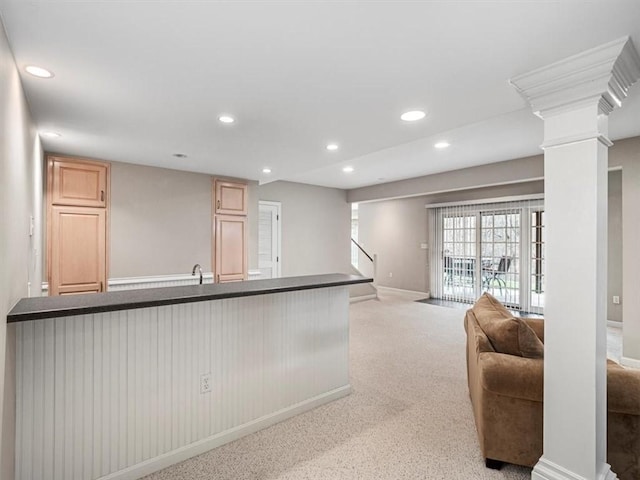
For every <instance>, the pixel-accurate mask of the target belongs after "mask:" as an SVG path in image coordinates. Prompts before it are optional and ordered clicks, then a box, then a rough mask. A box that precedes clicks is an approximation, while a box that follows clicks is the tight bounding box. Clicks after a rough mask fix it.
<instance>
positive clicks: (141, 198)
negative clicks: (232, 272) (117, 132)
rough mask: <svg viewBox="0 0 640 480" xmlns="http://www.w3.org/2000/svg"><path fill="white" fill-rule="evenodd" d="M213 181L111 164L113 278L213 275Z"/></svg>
mask: <svg viewBox="0 0 640 480" xmlns="http://www.w3.org/2000/svg"><path fill="white" fill-rule="evenodd" d="M211 178H212V177H210V176H209V175H204V174H199V173H189V172H181V171H177V170H168V169H164V168H154V167H145V166H139V165H130V164H126V163H117V162H113V163H112V164H111V210H110V213H111V229H110V234H111V239H110V244H111V251H110V258H111V259H110V269H109V277H110V278H121V277H138V276H148V275H171V274H185V273H191V268H192V267H193V265H194V264H196V263H199V264H200V265H202V269H203V270H204V271H206V272H208V271H211V228H212V224H211V222H212V217H211V193H212V184H211Z"/></svg>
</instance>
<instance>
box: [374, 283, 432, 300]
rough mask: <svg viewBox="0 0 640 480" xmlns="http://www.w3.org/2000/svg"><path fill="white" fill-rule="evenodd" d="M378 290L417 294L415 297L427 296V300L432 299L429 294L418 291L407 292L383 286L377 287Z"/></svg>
mask: <svg viewBox="0 0 640 480" xmlns="http://www.w3.org/2000/svg"><path fill="white" fill-rule="evenodd" d="M376 288H377V289H378V290H389V291H392V292H399V293H411V294H415V295H426V298H431V295H429V292H419V291H417V290H405V289H403V288H393V287H385V286H383V285H376Z"/></svg>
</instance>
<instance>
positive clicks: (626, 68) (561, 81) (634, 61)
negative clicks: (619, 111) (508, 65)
mask: <svg viewBox="0 0 640 480" xmlns="http://www.w3.org/2000/svg"><path fill="white" fill-rule="evenodd" d="M639 78H640V55H638V52H637V50H636V49H635V47H634V45H633V42H632V41H631V39H630V38H629V37H623V38H621V39H618V40H615V41H613V42H609V43H606V44H604V45H600V46H599V47H596V48H592V49H591V50H587V51H585V52H582V53H579V54H577V55H573V56H571V57H568V58H566V59H564V60H560V61H558V62H555V63H552V64H550V65H547V66H545V67H542V68H538V69H536V70H533V71H531V72H528V73H525V74H522V75H518V76H516V77H514V78H512V79H510V80H509V83H511V85H513V87H515V89H516V90H517V91H518V92H519V93H520V94H521V95H522V96H523V97H524V98H525V100H527V102H528V103H529V104H530V105H531V107H532V109H533V112H534V113H535V114H536V115H537V116H539V117H541V118H544V117H545V116H546V115H550V114H555V113H558V112H560V111H563V110H568V109H571V108H572V107H573V106H574V105H575V104H584V103H585V102H590V101H595V102H596V103H597V105H598V110H599V112H600V113H603V114H606V115H608V114H609V113H611V111H612V110H613V109H614V108H615V107H620V106H621V105H622V101H623V100H624V99H625V98H626V96H627V94H628V91H629V88H630V87H631V85H633V84H634V83H635V82H636V81H637V80H638V79H639Z"/></svg>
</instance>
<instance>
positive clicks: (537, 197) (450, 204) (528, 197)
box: [424, 193, 544, 208]
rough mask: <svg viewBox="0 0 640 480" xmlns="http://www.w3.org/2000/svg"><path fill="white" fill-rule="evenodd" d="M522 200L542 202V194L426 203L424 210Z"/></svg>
mask: <svg viewBox="0 0 640 480" xmlns="http://www.w3.org/2000/svg"><path fill="white" fill-rule="evenodd" d="M520 200H522V201H524V200H544V193H531V194H528V195H511V196H508V197H495V198H483V199H481V200H465V201H462V202H445V203H427V204H426V205H425V206H424V208H440V207H456V206H459V205H484V204H487V203H505V202H518V201H520Z"/></svg>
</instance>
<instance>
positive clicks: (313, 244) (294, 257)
mask: <svg viewBox="0 0 640 480" xmlns="http://www.w3.org/2000/svg"><path fill="white" fill-rule="evenodd" d="M211 180H212V177H211V176H209V175H205V174H200V173H189V172H181V171H177V170H168V169H162V168H155V167H147V166H139V165H130V164H125V163H118V162H112V164H111V226H110V236H111V238H110V243H111V250H110V258H111V259H110V269H109V277H110V278H120V277H138V276H148V275H171V274H180V273H189V272H190V271H191V268H192V266H193V265H194V264H195V263H200V264H201V265H202V267H203V269H204V270H205V271H210V270H211V245H212V243H211V242H212V235H211V229H212V223H211V215H212V213H211V194H212V185H211ZM248 184H249V193H248V196H249V198H248V202H249V209H248V237H249V238H248V249H249V252H248V257H249V269H257V267H258V201H259V200H272V201H279V202H281V203H282V275H283V276H292V275H309V274H314V273H327V272H345V273H348V272H349V271H350V270H349V269H350V263H349V238H350V212H351V210H350V205H349V204H347V202H346V198H345V197H346V193H345V191H344V190H338V189H333V188H325V187H315V186H311V185H304V184H300V183H290V182H274V183H270V184H267V185H262V186H258V184H257V183H256V182H248Z"/></svg>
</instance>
